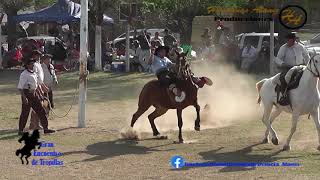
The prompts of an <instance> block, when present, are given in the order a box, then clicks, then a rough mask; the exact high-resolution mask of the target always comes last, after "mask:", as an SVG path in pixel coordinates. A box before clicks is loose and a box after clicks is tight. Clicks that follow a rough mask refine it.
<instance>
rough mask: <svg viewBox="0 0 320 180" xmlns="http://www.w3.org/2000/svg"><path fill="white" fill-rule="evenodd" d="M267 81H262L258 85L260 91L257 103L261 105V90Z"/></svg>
mask: <svg viewBox="0 0 320 180" xmlns="http://www.w3.org/2000/svg"><path fill="white" fill-rule="evenodd" d="M266 80H267V79H262V80H261V81H259V82H257V83H256V88H257V91H258V99H257V103H258V104H260V103H261V96H260V90H261V88H262V86H263V84H264V82H266Z"/></svg>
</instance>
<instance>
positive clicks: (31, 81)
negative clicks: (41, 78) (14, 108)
mask: <svg viewBox="0 0 320 180" xmlns="http://www.w3.org/2000/svg"><path fill="white" fill-rule="evenodd" d="M37 87H38V75H37V74H36V73H35V72H32V71H28V70H27V69H26V70H24V71H23V72H22V73H21V74H20V79H19V84H18V89H30V90H35V89H37Z"/></svg>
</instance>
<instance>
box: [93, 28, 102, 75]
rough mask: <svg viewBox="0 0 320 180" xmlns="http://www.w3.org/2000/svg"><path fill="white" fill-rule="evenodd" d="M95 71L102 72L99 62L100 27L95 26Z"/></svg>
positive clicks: (100, 62)
mask: <svg viewBox="0 0 320 180" xmlns="http://www.w3.org/2000/svg"><path fill="white" fill-rule="evenodd" d="M94 59H95V69H96V70H102V61H101V26H99V25H96V34H95V58H94Z"/></svg>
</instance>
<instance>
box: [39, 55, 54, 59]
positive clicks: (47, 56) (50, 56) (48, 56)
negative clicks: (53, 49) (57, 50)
mask: <svg viewBox="0 0 320 180" xmlns="http://www.w3.org/2000/svg"><path fill="white" fill-rule="evenodd" d="M47 58H52V55H51V54H44V55H43V56H42V57H41V60H45V59H47Z"/></svg>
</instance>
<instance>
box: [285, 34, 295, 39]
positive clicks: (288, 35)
mask: <svg viewBox="0 0 320 180" xmlns="http://www.w3.org/2000/svg"><path fill="white" fill-rule="evenodd" d="M286 38H287V39H296V38H297V37H296V34H295V33H292V32H291V33H288V34H287V35H286Z"/></svg>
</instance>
